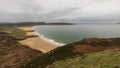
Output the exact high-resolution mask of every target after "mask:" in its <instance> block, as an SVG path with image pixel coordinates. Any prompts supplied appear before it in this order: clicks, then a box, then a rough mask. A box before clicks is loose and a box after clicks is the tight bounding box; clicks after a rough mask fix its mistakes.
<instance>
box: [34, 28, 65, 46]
mask: <svg viewBox="0 0 120 68" xmlns="http://www.w3.org/2000/svg"><path fill="white" fill-rule="evenodd" d="M35 27H36V26H35ZM35 27H33V29H32V30H35ZM34 33H35V35H38V36H39V37H40V38H41V39H43V40H45V41H47V42H49V43H51V44H55V45H56V46H64V45H65V44H64V43H59V42H56V41H55V40H53V39H49V38H47V37H45V36H44V35H42V34H39V33H38V32H36V31H34Z"/></svg>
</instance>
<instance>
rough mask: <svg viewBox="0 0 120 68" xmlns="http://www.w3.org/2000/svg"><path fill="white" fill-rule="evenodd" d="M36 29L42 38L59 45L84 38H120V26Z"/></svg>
mask: <svg viewBox="0 0 120 68" xmlns="http://www.w3.org/2000/svg"><path fill="white" fill-rule="evenodd" d="M34 29H35V31H36V32H37V33H38V34H39V35H40V37H41V38H44V39H46V40H48V41H49V42H53V43H56V44H57V45H63V44H67V43H71V42H75V41H80V40H82V39H84V38H96V37H97V38H114V37H120V25H41V26H37V27H35V28H34Z"/></svg>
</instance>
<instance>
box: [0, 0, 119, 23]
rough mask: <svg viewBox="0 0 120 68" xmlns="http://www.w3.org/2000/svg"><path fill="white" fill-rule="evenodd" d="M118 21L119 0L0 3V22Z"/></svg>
mask: <svg viewBox="0 0 120 68" xmlns="http://www.w3.org/2000/svg"><path fill="white" fill-rule="evenodd" d="M21 21H45V22H59V21H62V22H80V23H81V22H101V23H103V22H109V23H111V22H113V23H116V22H119V21H120V0H0V22H21Z"/></svg>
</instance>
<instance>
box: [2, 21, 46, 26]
mask: <svg viewBox="0 0 120 68" xmlns="http://www.w3.org/2000/svg"><path fill="white" fill-rule="evenodd" d="M44 24H45V23H44V22H20V23H0V26H6V25H7V26H31V25H44Z"/></svg>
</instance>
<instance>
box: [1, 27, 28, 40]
mask: <svg viewBox="0 0 120 68" xmlns="http://www.w3.org/2000/svg"><path fill="white" fill-rule="evenodd" d="M0 35H1V36H3V35H9V36H12V37H14V38H15V39H18V40H22V39H25V38H27V36H26V32H25V31H23V30H20V29H17V27H15V26H12V27H11V26H4V27H2V26H1V27H0Z"/></svg>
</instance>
